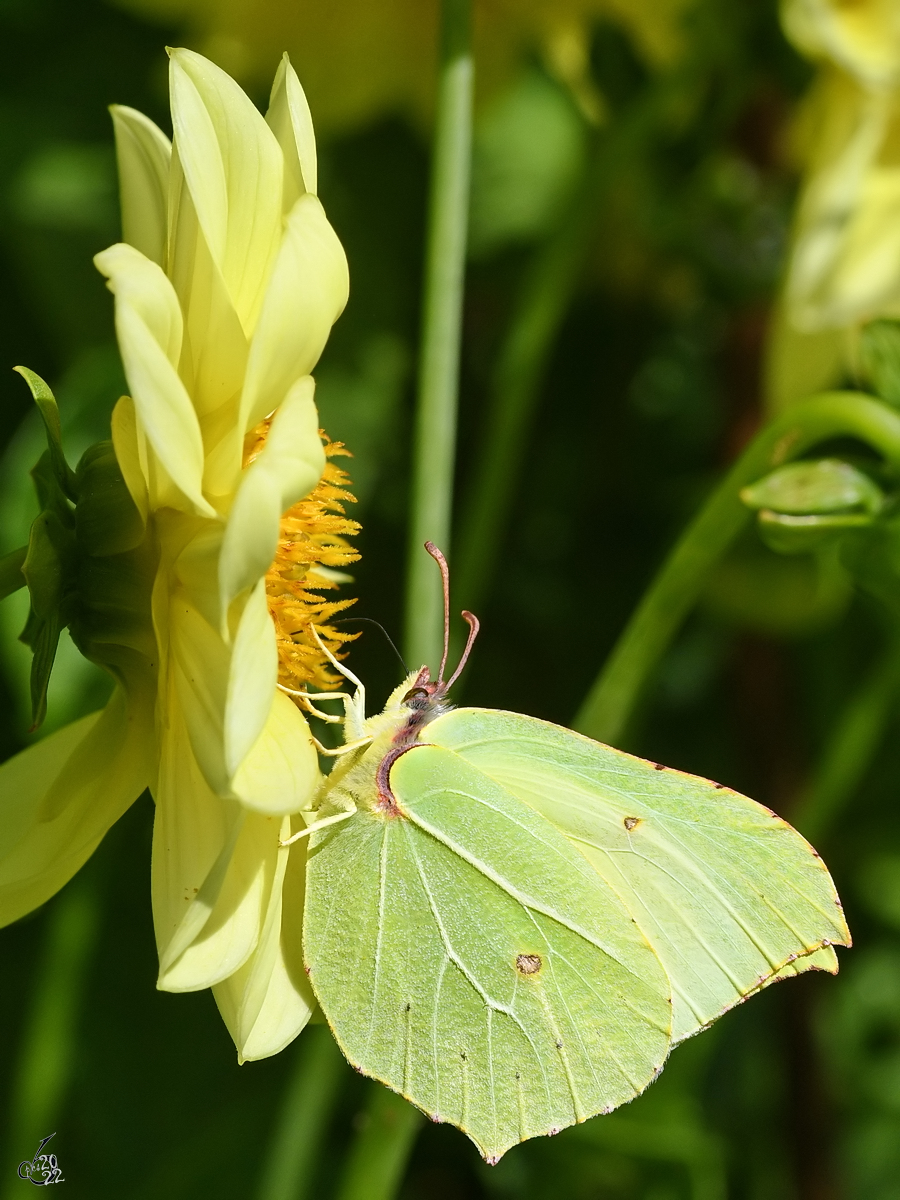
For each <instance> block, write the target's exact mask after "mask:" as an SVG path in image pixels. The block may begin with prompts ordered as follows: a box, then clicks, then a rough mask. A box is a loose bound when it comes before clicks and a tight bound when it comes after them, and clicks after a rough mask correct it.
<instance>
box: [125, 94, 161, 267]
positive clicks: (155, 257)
mask: <svg viewBox="0 0 900 1200" xmlns="http://www.w3.org/2000/svg"><path fill="white" fill-rule="evenodd" d="M109 111H110V114H111V115H112V119H113V132H114V134H115V138H116V159H117V161H118V165H119V195H120V198H121V205H122V241H123V242H128V244H129V245H130V246H134V248H135V249H136V250H140V252H141V254H146V256H147V258H149V259H151V260H152V261H153V262H155V263H157V264H158V265H159V266H161V267H165V265H166V234H167V224H168V219H167V208H168V197H169V164H170V161H171V157H172V143H171V142H170V141H169V139H168V138H167V137H166V135H165V134H164V133H163V132H162V130H161V129H159V128H158V127H157V126H156V125H154V124H153V122H152V121H151V120H150V118H149V117H145V116H144V114H143V113H141V112H138V111H137V110H136V109H134V108H127V107H126V106H125V105H122V104H113V105H111V106H110V110H109Z"/></svg>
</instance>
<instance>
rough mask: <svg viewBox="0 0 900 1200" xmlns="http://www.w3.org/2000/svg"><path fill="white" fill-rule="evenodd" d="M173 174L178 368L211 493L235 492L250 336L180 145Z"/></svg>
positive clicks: (172, 239)
mask: <svg viewBox="0 0 900 1200" xmlns="http://www.w3.org/2000/svg"><path fill="white" fill-rule="evenodd" d="M171 180H172V190H171V197H170V202H169V265H168V273H169V278H170V279H171V280H172V285H173V287H174V288H175V293H176V295H177V296H178V301H179V303H180V305H181V311H182V313H183V315H184V343H183V346H182V350H181V359H180V361H179V364H178V371H179V374H180V376H181V378H182V380H183V381H184V384H185V387H186V388H187V389H188V391H189V393H190V396H191V400H192V401H193V404H194V408H195V410H196V412H197V415H198V417H199V419H200V428H201V431H202V434H203V446H204V450H205V453H206V466H205V471H204V491H205V493H206V494H209V495H212V496H222V497H230V494H231V489H232V487H233V486H234V482H235V480H236V479H237V478H238V476H239V474H240V470H241V456H242V452H243V429H240V428H239V427H238V426H239V417H238V413H239V407H240V396H241V388H242V386H243V382H244V373H245V371H246V367H247V351H248V342H247V337H246V335H245V333H244V330H243V328H242V326H241V322H240V320H239V319H238V314H237V312H236V311H235V308H234V305H233V303H232V301H231V297H230V296H229V294H228V288H227V287H226V285H225V280H224V279H223V277H222V272H221V270H220V269H219V267H218V265H217V264H216V262H215V261H214V259H213V256H212V254H211V253H210V250H209V246H208V245H207V243H206V239H205V237H204V235H203V230H202V229H201V228H200V224H199V221H198V218H197V212H196V209H195V207H194V201H193V198H192V196H191V193H190V190H189V189H188V187H187V186H186V184H185V179H184V172H183V170H182V166H181V160H180V158H179V155H178V148H177V146H176V148H175V150H174V152H173V155H172V174H171ZM222 507H223V508H227V504H223V505H222Z"/></svg>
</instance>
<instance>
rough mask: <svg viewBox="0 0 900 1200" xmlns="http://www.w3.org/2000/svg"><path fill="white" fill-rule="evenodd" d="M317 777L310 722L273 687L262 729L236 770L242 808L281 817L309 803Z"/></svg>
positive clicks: (237, 788) (233, 785)
mask: <svg viewBox="0 0 900 1200" xmlns="http://www.w3.org/2000/svg"><path fill="white" fill-rule="evenodd" d="M321 782H322V775H321V772H320V771H319V758H318V755H317V754H316V748H315V745H314V744H313V741H312V737H311V736H310V732H309V726H308V725H307V724H306V721H305V720H304V718H303V714H302V713H301V712H300V710H299V709H298V708H297V706H296V705H295V704H293V703H292V702H291V701H290V700H289V699H288V698H287V696H286V695H285V694H284V692H281V691H276V693H275V699H274V700H273V702H272V708H271V711H270V712H269V719H268V720H267V721H266V724H265V727H264V729H263V731H262V733H261V734H260V735H259V737H258V739H257V740H256V742H255V744H254V745H253V747H252V748H251V750H250V753H249V754H248V755H247V756H246V758H245V759H244V760H243V762H242V763H241V765H240V766H239V767H238V769H237V771H236V772H235V776H234V782H233V784H232V787H233V789H234V794H235V795H236V796H237V797H238V799H239V800H240V801H241V802H242V803H243V804H245V805H246V806H247V808H251V809H253V810H254V811H256V812H262V813H268V814H269V815H272V816H282V815H285V814H287V813H294V812H298V811H299V810H300V809H301V808H309V807H310V805H311V803H312V800H313V797H314V796H315V794H316V792H317V791H318V788H319V785H320V784H321Z"/></svg>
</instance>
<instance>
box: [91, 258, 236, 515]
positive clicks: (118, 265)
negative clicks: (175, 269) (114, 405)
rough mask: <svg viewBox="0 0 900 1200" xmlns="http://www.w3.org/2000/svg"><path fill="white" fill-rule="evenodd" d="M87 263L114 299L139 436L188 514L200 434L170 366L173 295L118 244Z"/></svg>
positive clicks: (198, 499)
mask: <svg viewBox="0 0 900 1200" xmlns="http://www.w3.org/2000/svg"><path fill="white" fill-rule="evenodd" d="M94 262H95V263H96V265H97V268H98V269H99V270H100V271H101V272H102V273H103V274H104V275H105V276H106V277H107V279H108V281H109V282H108V287H109V289H110V291H111V292H112V293H113V294H114V296H115V298H116V333H117V335H118V340H119V349H120V351H121V354H122V361H123V364H124V366H125V374H126V376H127V378H128V384H129V387H130V388H131V392H132V397H133V399H134V403H135V408H136V411H137V415H138V419H139V420H140V424H141V428H142V429H143V431H144V432H145V433H146V435H147V440H148V441H149V443H150V445H151V446H152V448H153V450H154V452H155V454H156V456H157V457H158V459H159V462H160V464H161V466H162V467H163V469H164V471H165V472H166V473H167V474H168V476H169V477H170V478H171V479H172V481H173V482H174V483H175V485H176V486H177V487H178V488H179V489H180V490H181V491H182V492H183V493H184V495H185V496H186V497H187V499H188V500H189V501H190V502H191V503H192V504H193V505H194V506H195V507H196V509H197V510H198V511H199V512H201V513H203V514H205V515H209V516H214V515H215V510H214V509H213V508H211V506H210V505H209V504H208V503H207V501H206V500H205V499H204V498H203V494H202V491H201V487H202V479H203V442H202V438H201V435H200V426H199V424H198V422H197V416H196V413H195V412H194V408H193V405H192V404H191V400H190V397H189V396H188V394H187V392H186V390H185V387H184V384H183V383H182V382H181V380H180V378H179V377H178V372H177V370H176V366H175V364H176V363H177V361H178V355H179V353H180V350H181V335H182V321H181V312H180V309H179V307H178V299H177V297H176V295H175V291H174V289H173V288H172V285H171V283H169V281H168V279H167V278H166V276H165V275H164V274H163V271H162V270H161V268H160V267H158V266H157V265H156V263H153V262H151V261H150V259H149V258H145V257H144V255H143V254H141V253H140V252H139V251H138V250H135V249H134V247H133V246H127V245H125V244H124V243H122V242H120V243H118V244H117V245H115V246H110V248H109V249H108V250H104V251H103V252H102V253H101V254H98V255H97V256H96V257H95V259H94Z"/></svg>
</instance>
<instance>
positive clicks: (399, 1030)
mask: <svg viewBox="0 0 900 1200" xmlns="http://www.w3.org/2000/svg"><path fill="white" fill-rule="evenodd" d="M429 728H430V727H429ZM390 780H391V787H392V790H393V792H394V796H395V797H396V801H397V804H398V806H399V810H400V815H394V816H391V815H385V814H384V813H383V812H380V811H378V810H377V809H368V808H361V809H360V811H358V812H357V813H356V814H355V815H354V816H352V817H351V818H349V819H348V820H346V821H344V822H343V823H341V824H340V825H336V826H334V827H332V828H330V829H328V830H323V831H322V832H321V833H319V834H316V835H315V840H314V843H313V845H312V846H311V848H310V854H309V862H308V877H307V898H306V911H305V923H304V947H305V956H306V965H307V969H308V971H309V976H310V980H311V982H312V985H313V988H314V989H315V992H316V995H317V997H318V999H319V1002H320V1004H321V1006H322V1009H323V1011H324V1013H325V1015H326V1017H327V1019H328V1021H329V1023H330V1025H331V1027H332V1029H333V1031H334V1034H335V1036H336V1038H337V1040H338V1042H339V1044H340V1045H341V1048H342V1049H343V1051H344V1053H345V1054H346V1056H347V1057H348V1058H349V1060H350V1061H351V1063H353V1064H354V1065H355V1066H356V1067H358V1068H359V1069H360V1070H361V1071H363V1072H364V1073H365V1074H367V1075H371V1076H373V1077H375V1078H377V1079H380V1080H382V1081H383V1082H385V1083H387V1084H388V1085H389V1086H391V1087H393V1088H395V1089H396V1090H397V1091H399V1092H402V1093H403V1094H404V1095H405V1096H407V1097H408V1098H409V1099H410V1100H412V1101H413V1103H414V1104H416V1105H418V1106H419V1107H420V1108H422V1109H423V1110H424V1111H425V1112H426V1113H428V1114H429V1115H430V1116H431V1117H432V1118H433V1119H435V1120H439V1121H449V1122H451V1123H453V1124H455V1125H457V1126H459V1127H460V1128H462V1129H463V1130H464V1131H465V1132H466V1133H468V1134H469V1136H470V1137H471V1138H472V1139H473V1141H475V1143H476V1144H477V1145H478V1146H479V1148H480V1149H481V1151H482V1153H483V1154H484V1155H485V1157H487V1158H489V1159H496V1158H497V1157H499V1156H500V1155H501V1154H502V1153H503V1152H504V1151H505V1150H506V1149H508V1148H509V1146H511V1145H513V1144H515V1143H516V1142H518V1141H521V1140H523V1139H524V1138H527V1137H532V1136H535V1135H537V1134H545V1133H551V1132H555V1131H556V1130H558V1129H561V1128H563V1127H564V1126H567V1125H570V1124H572V1123H574V1122H576V1121H580V1120H584V1119H586V1118H587V1117H589V1116H592V1115H594V1114H596V1113H598V1112H601V1111H604V1110H608V1109H611V1108H613V1107H615V1106H617V1105H618V1104H621V1103H623V1102H625V1101H627V1100H629V1099H631V1098H632V1097H633V1096H635V1095H636V1094H637V1093H638V1092H640V1091H642V1090H643V1088H644V1087H646V1086H647V1084H648V1083H649V1082H650V1081H651V1080H652V1079H653V1078H654V1076H655V1075H656V1073H657V1072H658V1071H659V1069H660V1068H661V1066H662V1064H663V1062H664V1060H665V1057H666V1054H667V1052H668V1048H669V1042H670V1025H671V1002H670V996H669V984H668V979H667V977H666V974H665V972H664V971H663V969H662V967H661V966H660V963H659V960H658V958H657V957H656V955H655V953H654V952H653V951H652V950H651V948H650V947H649V945H648V943H647V941H646V940H645V938H644V936H643V935H642V933H641V932H640V931H639V929H638V928H637V926H636V924H635V923H634V921H633V920H632V919H631V917H630V915H629V913H628V912H627V910H626V908H625V907H624V906H623V905H622V903H621V901H620V900H619V898H618V896H617V895H616V893H615V891H614V890H613V889H611V888H610V887H609V886H608V885H607V884H606V883H605V882H604V880H603V879H602V878H601V877H600V876H598V875H597V873H596V872H595V871H594V870H593V868H592V867H591V866H590V865H589V864H588V862H587V861H586V860H585V858H584V857H583V856H582V855H581V853H580V852H579V851H578V850H576V849H575V847H573V846H572V845H571V843H570V842H569V841H568V840H567V839H566V838H565V837H564V836H563V835H562V834H561V833H559V831H558V830H557V829H555V828H554V827H553V826H552V825H551V824H550V823H549V822H547V821H546V820H544V818H543V817H541V816H540V815H539V814H538V813H536V812H535V811H534V810H533V809H532V808H530V807H529V806H528V805H526V804H525V803H523V802H522V801H521V800H520V799H518V798H517V797H516V796H514V795H513V794H511V793H510V792H509V791H508V790H507V789H506V788H504V787H503V786H502V785H500V784H498V783H497V782H496V781H494V780H492V779H491V778H489V777H488V776H487V775H486V774H485V773H484V772H482V771H481V770H480V769H478V768H477V767H475V766H473V765H472V764H470V763H467V762H466V761H465V760H464V759H462V758H461V757H460V756H459V755H457V754H455V753H454V752H452V751H449V750H446V749H443V748H441V747H437V746H430V745H423V746H416V747H414V748H413V749H411V750H410V751H408V752H407V753H405V754H403V755H402V756H401V757H400V758H399V759H398V760H397V761H396V762H395V763H394V765H393V768H392V770H391V775H390Z"/></svg>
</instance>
